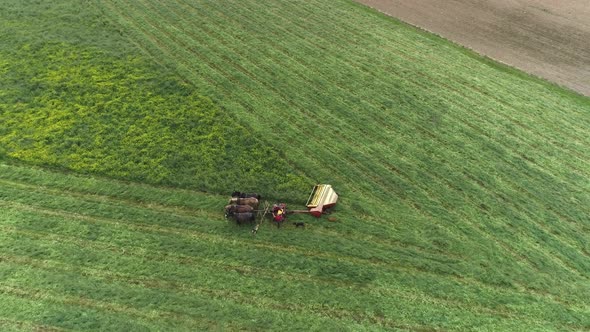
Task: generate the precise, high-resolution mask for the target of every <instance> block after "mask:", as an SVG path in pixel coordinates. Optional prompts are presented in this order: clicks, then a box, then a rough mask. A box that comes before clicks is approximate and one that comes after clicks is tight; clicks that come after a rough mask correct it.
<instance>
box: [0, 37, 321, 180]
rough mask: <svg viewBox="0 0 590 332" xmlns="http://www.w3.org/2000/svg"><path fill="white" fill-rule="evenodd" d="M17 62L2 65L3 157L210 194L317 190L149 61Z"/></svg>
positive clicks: (44, 49)
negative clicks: (258, 189)
mask: <svg viewBox="0 0 590 332" xmlns="http://www.w3.org/2000/svg"><path fill="white" fill-rule="evenodd" d="M16 54H18V55H20V56H19V57H14V56H12V57H11V56H8V55H2V56H1V57H0V59H2V61H1V62H0V64H2V66H1V67H0V68H2V71H3V72H5V75H3V77H2V78H0V84H1V85H2V86H5V87H9V88H7V89H3V90H2V96H3V98H2V101H0V103H1V104H0V107H1V108H2V113H1V115H0V123H2V129H1V130H0V145H1V146H2V148H0V149H1V150H0V152H1V153H2V154H5V155H7V156H9V157H13V158H17V159H20V160H24V161H27V162H31V163H35V164H43V165H52V166H59V167H64V168H68V169H71V170H75V171H80V172H96V173H101V174H106V175H109V176H113V177H119V178H126V179H135V180H142V181H148V182H152V183H166V184H174V185H182V186H193V187H196V188H198V189H201V190H212V191H228V190H231V189H233V188H237V187H246V188H256V187H258V186H259V183H262V184H263V185H266V186H267V188H268V189H269V190H272V188H274V189H275V190H277V192H278V191H285V190H286V191H290V190H291V191H292V190H295V191H297V190H302V191H305V190H307V189H304V188H306V187H307V186H309V185H308V184H306V183H305V181H304V180H303V179H302V178H300V177H297V176H293V175H287V174H292V171H291V170H290V169H289V166H288V165H287V164H286V162H284V161H283V159H282V157H281V155H280V154H279V153H278V152H276V151H274V150H272V149H271V148H269V147H266V146H265V145H264V143H263V142H262V141H261V139H259V138H258V137H255V136H254V135H253V134H251V133H250V132H249V131H248V130H247V128H245V127H244V126H243V125H241V124H240V123H239V121H236V120H235V119H232V118H231V117H230V116H229V114H227V113H225V112H223V110H222V109H220V107H218V106H217V105H216V104H215V103H214V102H212V101H211V99H209V98H207V97H205V96H201V95H199V93H198V91H195V89H194V88H192V87H191V86H190V85H187V84H184V83H182V82H181V81H179V80H178V79H176V78H174V77H173V76H170V75H166V74H162V71H161V70H157V69H156V68H154V67H153V66H150V65H149V64H147V63H146V62H145V61H143V60H142V59H141V58H140V57H134V56H125V57H121V58H117V57H115V56H112V55H109V54H107V53H105V52H102V51H100V50H97V49H93V48H81V47H77V46H74V45H71V44H67V43H45V44H43V45H37V46H34V47H31V46H29V45H25V46H23V47H21V52H17V53H16ZM17 82H18V84H17ZM260 179H263V181H261V180H260ZM265 189H266V188H265ZM269 190H267V191H266V192H268V191H269Z"/></svg>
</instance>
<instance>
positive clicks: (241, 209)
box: [225, 191, 261, 225]
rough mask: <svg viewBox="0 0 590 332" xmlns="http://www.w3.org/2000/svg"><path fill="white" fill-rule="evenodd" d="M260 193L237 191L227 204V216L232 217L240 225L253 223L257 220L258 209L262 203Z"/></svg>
mask: <svg viewBox="0 0 590 332" xmlns="http://www.w3.org/2000/svg"><path fill="white" fill-rule="evenodd" d="M260 198H261V197H260V195H259V194H257V193H242V192H239V191H235V192H234V193H232V197H231V198H230V200H229V204H228V205H226V206H225V218H232V219H234V220H235V221H236V223H237V224H238V225H241V224H244V223H250V224H252V223H253V222H254V221H255V220H256V209H258V205H259V204H260Z"/></svg>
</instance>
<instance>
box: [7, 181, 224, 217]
mask: <svg viewBox="0 0 590 332" xmlns="http://www.w3.org/2000/svg"><path fill="white" fill-rule="evenodd" d="M0 184H6V185H10V186H12V187H13V188H20V189H22V190H26V191H28V192H36V193H39V194H44V195H47V196H56V197H69V198H72V199H76V200H81V201H85V202H91V203H97V204H103V203H106V204H109V205H111V206H120V207H125V206H128V207H134V208H138V209H145V210H149V211H151V212H158V213H162V214H164V213H165V214H168V215H171V216H178V217H186V218H191V219H194V218H196V217H207V218H208V219H218V218H219V217H220V216H221V215H222V214H223V207H220V209H219V210H220V211H219V212H218V213H214V212H212V211H211V210H209V209H204V208H202V209H198V208H192V207H187V206H178V205H166V204H162V203H159V202H146V201H138V200H132V199H125V198H119V197H116V196H109V195H103V194H93V193H85V192H82V191H72V190H65V189H53V188H49V187H46V186H39V185H34V184H28V183H24V182H15V181H11V180H5V179H0ZM220 206H221V204H220Z"/></svg>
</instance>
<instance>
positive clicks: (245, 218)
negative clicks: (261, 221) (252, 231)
mask: <svg viewBox="0 0 590 332" xmlns="http://www.w3.org/2000/svg"><path fill="white" fill-rule="evenodd" d="M233 217H234V219H235V220H236V223H237V224H238V225H241V224H245V223H249V224H252V223H253V222H254V220H255V219H256V214H255V213H253V212H243V213H234V214H233Z"/></svg>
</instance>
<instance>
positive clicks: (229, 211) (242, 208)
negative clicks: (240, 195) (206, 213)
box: [225, 205, 254, 218]
mask: <svg viewBox="0 0 590 332" xmlns="http://www.w3.org/2000/svg"><path fill="white" fill-rule="evenodd" d="M253 211H254V208H253V207H251V206H250V205H226V206H225V217H226V218H228V217H231V216H232V215H233V214H234V213H244V212H253Z"/></svg>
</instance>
